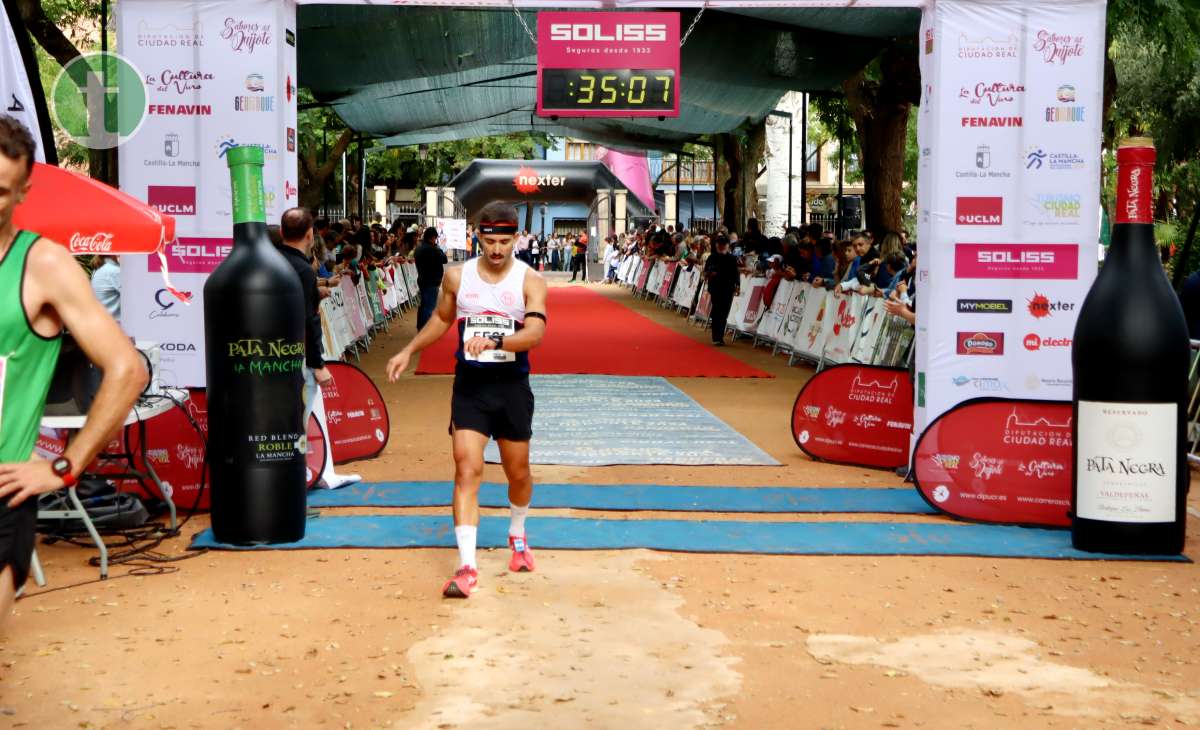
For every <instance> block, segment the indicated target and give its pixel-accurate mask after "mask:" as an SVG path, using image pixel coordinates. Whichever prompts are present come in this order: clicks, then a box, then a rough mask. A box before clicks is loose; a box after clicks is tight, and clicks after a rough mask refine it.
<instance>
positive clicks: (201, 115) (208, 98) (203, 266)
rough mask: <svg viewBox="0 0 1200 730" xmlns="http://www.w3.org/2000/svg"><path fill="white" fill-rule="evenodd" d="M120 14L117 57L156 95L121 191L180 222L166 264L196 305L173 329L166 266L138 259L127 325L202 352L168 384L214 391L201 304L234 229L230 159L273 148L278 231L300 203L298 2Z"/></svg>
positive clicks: (138, 8)
mask: <svg viewBox="0 0 1200 730" xmlns="http://www.w3.org/2000/svg"><path fill="white" fill-rule="evenodd" d="M116 10H117V38H118V41H117V49H116V50H117V51H118V52H119V53H121V54H122V55H123V56H125V57H126V58H128V59H129V60H130V61H132V62H133V63H134V65H135V66H137V67H138V68H139V69H140V70H141V71H142V73H143V74H145V77H146V78H145V79H144V81H145V83H146V90H147V97H148V98H147V116H146V119H145V122H144V123H143V124H142V127H141V129H140V130H139V131H138V133H137V135H136V136H135V137H134V138H133V139H132V140H130V142H128V143H127V144H124V145H122V146H121V147H120V149H119V151H118V155H119V157H120V169H121V189H122V190H123V191H124V192H126V193H128V194H130V195H132V196H133V197H135V198H138V199H139V200H144V201H146V202H148V203H149V204H150V205H153V206H155V207H157V208H159V209H161V210H163V211H164V212H167V213H170V214H171V215H173V216H175V221H176V235H177V236H178V241H176V242H174V243H172V244H169V245H168V246H167V248H166V251H165V255H166V258H167V262H168V266H169V268H170V271H171V275H172V281H173V282H174V283H175V284H176V286H177V288H179V289H182V290H187V291H191V292H192V294H193V296H194V297H195V299H193V301H192V304H191V305H190V306H186V305H183V304H182V303H176V306H174V307H172V308H170V310H169V311H170V312H171V313H176V312H178V313H179V317H178V319H177V320H175V321H174V322H173V323H172V324H173V325H174V326H173V327H172V328H171V329H170V332H169V333H167V332H164V331H163V327H164V324H165V322H164V319H165V318H164V317H163V316H162V315H161V314H159V313H160V312H161V311H162V310H161V309H160V307H161V306H162V305H161V303H160V301H159V300H160V299H163V297H162V296H161V295H160V294H159V290H160V289H162V288H163V279H162V274H161V271H160V268H161V267H160V263H159V261H158V257H156V256H128V257H126V259H125V260H124V261H122V266H121V290H122V326H123V327H124V328H125V330H126V331H127V332H128V333H129V334H131V335H133V336H134V337H136V338H138V339H145V340H155V341H161V342H164V343H165V342H167V340H164V339H163V337H164V336H166V335H167V334H171V335H173V337H174V338H176V339H184V338H186V339H187V340H188V341H189V342H191V343H193V344H194V345H195V349H194V350H193V349H191V348H189V349H187V350H185V351H181V352H179V353H177V355H176V357H175V360H174V362H173V363H172V365H171V367H170V368H168V369H169V370H171V373H170V376H171V378H173V379H171V380H167V379H164V381H163V382H164V384H167V385H176V386H190V387H203V386H204V384H205V377H204V321H203V320H204V315H203V302H202V296H201V295H202V292H203V287H204V280H205V279H206V278H207V276H208V274H210V273H211V272H212V270H213V269H215V268H216V266H217V265H219V263H220V261H221V260H223V258H224V256H225V254H226V253H227V252H228V250H229V246H230V243H231V238H232V231H233V219H232V195H231V191H230V182H229V170H228V167H227V166H226V161H225V154H226V153H227V152H228V151H229V150H230V149H231V148H232V147H234V146H237V145H254V146H257V147H261V148H262V149H263V152H264V157H265V165H264V169H263V189H264V192H265V195H266V213H267V222H268V223H273V222H277V221H278V220H279V216H280V214H282V213H283V211H284V210H286V209H287V208H289V207H292V206H294V205H296V204H297V201H298V195H299V191H298V189H297V183H298V178H297V167H296V164H297V163H296V48H295V28H296V22H295V18H296V5H295V2H294V1H293V0H284V1H283V2H276V1H275V0H238V1H237V2H233V1H229V0H225V1H220V2H162V1H161V0H123V1H122V2H121V3H118V4H117V6H116ZM169 296H170V295H167V297H169ZM163 301H166V299H163ZM130 305H132V306H130ZM155 315H157V316H155ZM168 354H169V353H168V352H167V350H166V349H165V348H164V351H163V355H164V357H166V356H168Z"/></svg>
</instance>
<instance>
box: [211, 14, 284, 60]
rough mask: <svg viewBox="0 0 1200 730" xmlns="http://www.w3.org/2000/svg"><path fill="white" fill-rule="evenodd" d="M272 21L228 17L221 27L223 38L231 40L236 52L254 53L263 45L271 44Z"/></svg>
mask: <svg viewBox="0 0 1200 730" xmlns="http://www.w3.org/2000/svg"><path fill="white" fill-rule="evenodd" d="M272 35H273V33H272V28H271V24H270V23H256V22H252V21H248V20H241V19H239V18H226V19H225V23H224V25H223V26H222V28H221V38H223V39H224V40H226V41H228V42H229V47H230V48H232V49H233V51H234V52H235V53H245V54H247V55H252V54H253V53H254V52H255V51H256V50H258V49H259V48H261V47H266V46H270V45H271V39H272Z"/></svg>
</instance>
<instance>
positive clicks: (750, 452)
mask: <svg viewBox="0 0 1200 730" xmlns="http://www.w3.org/2000/svg"><path fill="white" fill-rule="evenodd" d="M529 385H530V387H531V388H532V390H533V396H534V411H533V440H532V442H531V443H530V455H529V463H531V464H561V465H567V466H612V465H614V464H683V465H691V466H699V465H706V464H719V465H723V466H735V465H737V466H779V465H780V464H779V462H778V461H776V460H775V459H773V458H771V456H770V455H769V454H767V453H766V452H765V451H763V450H762V449H760V448H758V447H757V446H755V445H754V444H753V443H751V442H750V440H749V439H747V438H746V437H745V436H743V435H742V434H740V433H738V432H737V431H735V430H733V429H732V428H730V426H729V424H727V423H725V422H724V421H722V420H721V419H719V418H717V417H716V416H714V415H713V414H712V413H709V412H708V411H707V410H705V409H704V407H703V406H701V405H700V404H699V403H697V402H696V401H694V400H692V399H691V398H690V397H689V396H688V395H687V394H686V393H684V392H683V391H682V390H680V389H679V388H676V387H675V386H674V385H671V384H670V383H669V382H667V380H666V379H665V378H646V377H636V378H635V377H625V376H618V375H534V376H531V377H530V378H529ZM484 458H485V459H486V460H487V461H489V462H491V463H493V464H497V463H499V462H500V450H499V449H498V448H497V447H496V443H495V442H494V441H491V442H489V443H488V445H487V449H486V450H485V451H484Z"/></svg>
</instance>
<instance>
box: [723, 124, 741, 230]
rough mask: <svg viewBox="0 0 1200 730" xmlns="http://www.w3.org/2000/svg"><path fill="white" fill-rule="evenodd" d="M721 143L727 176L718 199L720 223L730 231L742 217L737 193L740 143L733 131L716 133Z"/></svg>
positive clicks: (735, 228) (739, 184)
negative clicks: (719, 203)
mask: <svg viewBox="0 0 1200 730" xmlns="http://www.w3.org/2000/svg"><path fill="white" fill-rule="evenodd" d="M718 138H719V140H720V143H721V162H723V163H724V172H725V173H726V175H727V177H725V178H724V181H723V182H722V183H721V187H720V193H721V194H720V200H721V206H720V207H721V225H723V226H725V227H726V228H728V229H729V230H731V231H736V230H737V222H738V221H739V220H741V218H742V210H741V204H742V198H741V196H740V195H739V194H738V190H739V189H740V186H741V184H742V183H741V178H742V170H743V169H744V165H743V164H742V156H743V155H742V152H743V148H742V144H741V142H740V140H739V139H738V135H737V134H736V133H734V132H725V133H722V134H720V135H718Z"/></svg>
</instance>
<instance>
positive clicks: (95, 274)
mask: <svg viewBox="0 0 1200 730" xmlns="http://www.w3.org/2000/svg"><path fill="white" fill-rule="evenodd" d="M92 266H93V267H95V268H94V269H93V270H92V291H93V292H95V293H96V298H97V299H99V300H100V303H101V304H103V305H104V308H105V309H107V310H108V313H109V314H111V315H112V316H113V319H115V320H117V322H120V321H121V264H120V263H118V261H117V257H116V256H97V257H95V258H94V259H92Z"/></svg>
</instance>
